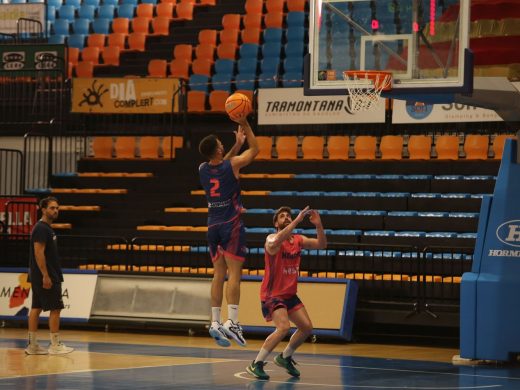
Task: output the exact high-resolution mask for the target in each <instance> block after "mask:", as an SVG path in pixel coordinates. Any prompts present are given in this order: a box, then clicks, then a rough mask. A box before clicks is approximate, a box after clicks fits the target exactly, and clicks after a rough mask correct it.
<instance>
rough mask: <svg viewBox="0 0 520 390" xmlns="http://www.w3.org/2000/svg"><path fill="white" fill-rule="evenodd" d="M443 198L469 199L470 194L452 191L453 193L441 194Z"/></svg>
mask: <svg viewBox="0 0 520 390" xmlns="http://www.w3.org/2000/svg"><path fill="white" fill-rule="evenodd" d="M441 198H443V199H468V198H470V194H461V193H452V194H441Z"/></svg>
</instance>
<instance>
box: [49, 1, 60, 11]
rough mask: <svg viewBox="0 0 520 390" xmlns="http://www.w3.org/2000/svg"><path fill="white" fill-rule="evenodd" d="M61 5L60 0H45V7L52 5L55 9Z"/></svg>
mask: <svg viewBox="0 0 520 390" xmlns="http://www.w3.org/2000/svg"><path fill="white" fill-rule="evenodd" d="M62 5H63V1H62V0H47V7H49V6H50V7H54V8H56V9H58V8H60V7H61V6H62Z"/></svg>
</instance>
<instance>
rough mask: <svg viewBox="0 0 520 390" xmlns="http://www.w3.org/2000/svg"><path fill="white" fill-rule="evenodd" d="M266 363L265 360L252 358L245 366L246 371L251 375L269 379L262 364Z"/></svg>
mask: <svg viewBox="0 0 520 390" xmlns="http://www.w3.org/2000/svg"><path fill="white" fill-rule="evenodd" d="M266 364H267V362H256V363H255V361H254V360H253V362H252V363H251V364H250V365H249V366H247V367H246V371H247V372H249V373H250V374H251V375H253V376H254V377H256V378H258V379H265V380H267V379H269V375H267V374H266V373H265V371H264V366H265V365H266Z"/></svg>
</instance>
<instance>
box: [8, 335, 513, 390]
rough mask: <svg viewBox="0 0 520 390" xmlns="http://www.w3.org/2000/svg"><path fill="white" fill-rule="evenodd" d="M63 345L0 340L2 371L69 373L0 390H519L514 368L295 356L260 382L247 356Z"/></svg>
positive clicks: (16, 381) (18, 380) (25, 378)
mask: <svg viewBox="0 0 520 390" xmlns="http://www.w3.org/2000/svg"><path fill="white" fill-rule="evenodd" d="M68 345H70V346H72V347H74V348H76V351H75V352H73V353H72V354H69V355H65V356H23V348H24V346H25V340H7V339H0V349H2V350H7V351H9V352H10V353H7V354H6V355H5V356H7V361H4V362H2V364H6V365H8V364H14V363H16V362H17V363H18V364H24V363H29V362H30V363H31V364H33V363H36V364H39V365H43V366H45V364H48V363H49V362H50V361H51V360H52V362H53V363H52V364H53V366H54V365H56V364H58V365H60V364H62V365H63V367H65V368H66V367H67V366H68V367H70V371H69V372H65V373H60V374H52V375H31V373H30V372H27V374H26V375H19V376H16V377H5V378H0V389H45V390H53V389H60V390H61V389H67V390H68V389H82V390H83V389H95V390H100V389H110V390H119V389H147V390H152V389H183V390H184V389H265V390H268V389H287V390H288V389H431V390H434V389H435V390H436V389H439V390H441V389H494V388H497V389H510V390H513V389H514V390H517V389H520V367H519V366H516V365H511V366H503V367H496V366H493V367H488V366H486V367H484V366H477V367H468V366H453V365H452V364H449V363H437V362H427V361H411V360H398V359H378V358H365V357H354V356H334V355H311V354H298V355H297V356H296V358H297V361H298V363H299V368H300V371H301V372H302V377H301V378H300V379H294V378H291V377H289V376H288V375H287V374H286V373H285V371H284V370H282V369H281V368H279V367H277V366H275V365H274V363H272V361H270V362H269V364H268V365H267V366H266V371H267V372H268V373H269V374H270V375H271V379H270V380H269V381H260V380H255V379H253V378H252V377H251V376H250V375H249V374H247V373H246V372H245V367H246V365H247V364H248V363H249V362H250V361H251V360H252V359H253V358H254V357H255V356H256V352H254V351H241V350H234V349H230V350H225V349H208V348H187V347H169V346H168V347H166V346H153V345H131V344H112V343H92V342H91V343H80V342H76V343H74V342H72V343H68ZM129 355H131V356H132V357H133V358H134V359H135V357H136V356H137V357H138V359H139V360H141V363H139V364H136V365H135V366H131V365H130V366H126V367H122V368H117V369H106V368H103V360H106V362H111V366H112V367H113V365H114V364H116V365H117V362H118V361H121V362H122V361H124V360H125V359H127V357H128V356H129ZM9 356H17V358H16V359H18V360H16V359H14V358H13V361H9V360H10V359H9ZM81 356H83V357H85V356H86V357H87V358H88V359H91V361H90V364H91V365H92V366H96V363H97V364H98V367H97V368H95V369H77V368H76V369H75V368H74V361H75V360H79V357H81ZM272 357H274V353H273V354H271V356H270V358H271V359H272ZM143 358H144V359H143ZM157 358H161V359H165V358H169V359H172V358H176V359H177V360H176V361H175V363H173V364H164V363H158V362H157V361H155V360H154V359H157ZM20 359H21V360H20ZM28 359H32V361H29V360H28ZM36 359H39V360H36ZM197 359H201V360H197ZM96 360H97V362H96ZM143 361H144V362H145V363H143ZM148 361H149V362H150V364H149V365H148V364H146V362H148ZM99 365H101V367H99Z"/></svg>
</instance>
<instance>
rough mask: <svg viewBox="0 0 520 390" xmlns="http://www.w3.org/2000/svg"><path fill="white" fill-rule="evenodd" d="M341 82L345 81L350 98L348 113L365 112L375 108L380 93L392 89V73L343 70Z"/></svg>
mask: <svg viewBox="0 0 520 390" xmlns="http://www.w3.org/2000/svg"><path fill="white" fill-rule="evenodd" d="M343 80H345V81H347V83H346V84H347V90H348V94H349V96H350V98H349V99H347V101H348V103H347V104H348V109H349V111H350V112H352V113H354V112H359V111H367V110H370V109H371V108H373V107H375V106H376V105H377V103H378V102H379V99H380V98H381V92H383V91H389V90H390V89H392V73H391V72H383V71H378V70H345V71H343Z"/></svg>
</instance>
